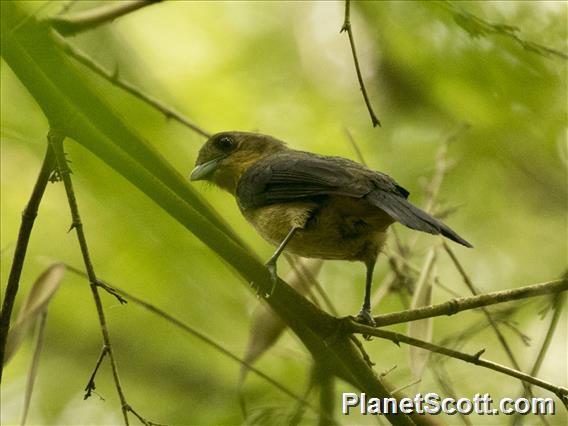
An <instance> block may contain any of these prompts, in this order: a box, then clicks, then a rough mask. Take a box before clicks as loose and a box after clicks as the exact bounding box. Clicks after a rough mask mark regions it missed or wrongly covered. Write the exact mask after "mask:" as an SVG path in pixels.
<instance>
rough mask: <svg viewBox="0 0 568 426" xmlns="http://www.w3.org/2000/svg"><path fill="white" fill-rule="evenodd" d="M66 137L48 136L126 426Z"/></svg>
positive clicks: (125, 404) (124, 411)
mask: <svg viewBox="0 0 568 426" xmlns="http://www.w3.org/2000/svg"><path fill="white" fill-rule="evenodd" d="M64 138H65V136H64V135H62V134H60V133H59V132H58V131H56V130H54V129H51V130H50V131H49V134H48V140H49V143H50V146H51V148H52V149H53V151H54V153H55V158H56V162H57V169H58V172H59V177H60V178H61V180H63V184H64V186H65V193H66V194H67V201H68V203H69V208H70V210H71V217H72V220H73V222H72V225H71V229H75V231H76V233H77V239H78V240H79V246H80V248H81V254H82V256H83V262H84V263H85V269H86V270H87V275H88V277H89V283H90V287H91V293H92V294H93V299H94V301H95V305H96V308H97V314H98V317H99V324H100V326H101V332H102V336H103V342H104V345H105V346H106V348H107V351H108V356H109V358H110V364H111V368H112V375H113V379H114V384H115V387H116V391H117V393H118V397H119V399H120V404H121V409H122V415H123V417H124V423H125V424H126V425H128V424H129V422H128V410H127V408H126V407H127V405H128V404H127V402H126V397H125V396H124V392H123V390H122V385H121V384H120V377H119V375H118V367H117V365H116V360H115V358H114V354H113V349H112V346H111V341H110V336H109V333H108V328H107V325H106V318H105V314H104V310H103V304H102V302H101V297H100V295H99V290H98V285H97V282H98V281H97V276H96V274H95V269H94V268H93V264H92V262H91V256H90V254H89V248H88V246H87V239H86V238H85V233H84V231H83V224H82V222H81V216H80V214H79V207H78V205H77V199H76V198H75V191H74V190H73V182H72V181H71V174H70V172H71V171H70V170H69V167H68V165H67V160H66V159H65V153H64V151H63V139H64Z"/></svg>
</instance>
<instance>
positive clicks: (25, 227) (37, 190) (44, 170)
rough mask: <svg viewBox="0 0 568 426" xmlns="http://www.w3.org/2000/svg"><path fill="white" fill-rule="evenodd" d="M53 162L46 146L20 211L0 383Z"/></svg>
mask: <svg viewBox="0 0 568 426" xmlns="http://www.w3.org/2000/svg"><path fill="white" fill-rule="evenodd" d="M54 164H55V156H54V155H53V151H52V150H51V148H50V147H49V146H48V147H47V150H46V152H45V156H44V158H43V163H42V165H41V169H40V171H39V175H38V177H37V180H36V182H35V184H34V188H33V190H32V193H31V195H30V199H29V201H28V204H27V205H26V207H25V208H24V211H23V212H22V222H21V224H20V230H19V231H18V240H17V242H16V250H15V251H14V260H13V261H12V267H11V268H10V275H9V276H8V284H6V293H5V295H4V301H3V302H2V312H1V313H0V383H1V382H2V371H3V370H4V361H3V360H4V353H5V350H6V340H7V338H8V330H9V328H10V317H11V316H12V309H13V307H14V302H15V300H16V295H17V294H18V288H19V285H20V276H21V274H22V267H23V266H24V259H25V257H26V251H27V249H28V243H29V241H30V236H31V233H32V228H33V226H34V222H35V218H36V216H37V212H38V208H39V204H40V202H41V199H42V197H43V194H44V192H45V187H46V186H47V182H48V181H49V176H50V175H51V172H52V170H53V166H54Z"/></svg>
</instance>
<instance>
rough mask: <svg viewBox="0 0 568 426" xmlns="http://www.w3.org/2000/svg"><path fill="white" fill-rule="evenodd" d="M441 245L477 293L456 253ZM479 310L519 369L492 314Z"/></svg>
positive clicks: (465, 280)
mask: <svg viewBox="0 0 568 426" xmlns="http://www.w3.org/2000/svg"><path fill="white" fill-rule="evenodd" d="M443 246H444V250H445V251H446V253H448V255H449V256H450V258H451V259H452V262H453V263H454V265H455V267H456V269H457V270H458V271H459V273H460V275H461V276H462V279H463V281H464V283H465V284H466V286H467V288H468V289H469V291H471V293H472V294H473V295H476V296H477V295H478V294H479V292H478V291H477V289H476V288H475V286H474V285H473V282H472V281H471V279H470V278H469V275H468V274H467V272H466V271H465V269H464V267H463V266H462V264H461V263H460V261H459V260H458V258H457V257H456V255H455V254H454V252H453V251H452V249H451V248H450V247H449V246H448V245H447V244H446V242H445V241H444V242H443ZM481 310H482V311H483V314H484V315H485V317H486V318H487V321H489V324H490V325H491V328H492V329H493V331H494V332H495V335H496V336H497V339H499V342H500V343H501V346H503V349H505V353H506V354H507V357H508V358H509V360H510V361H511V364H513V367H515V369H517V370H520V369H521V367H520V365H519V363H518V362H517V359H516V358H515V355H514V354H513V351H512V350H511V347H510V346H509V344H508V343H507V340H506V339H505V336H504V335H503V333H501V330H499V326H498V325H497V323H496V321H495V320H494V319H493V316H492V315H491V314H490V313H489V311H488V310H487V309H486V308H485V307H482V308H481ZM526 390H527V391H530V388H528V387H527V388H526Z"/></svg>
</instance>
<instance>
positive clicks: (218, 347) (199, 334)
mask: <svg viewBox="0 0 568 426" xmlns="http://www.w3.org/2000/svg"><path fill="white" fill-rule="evenodd" d="M65 266H66V267H68V268H69V270H70V271H71V272H73V273H75V274H77V275H80V276H82V277H87V278H88V275H87V274H85V273H84V272H82V271H80V270H79V269H77V268H75V267H72V266H69V265H65ZM99 282H101V283H104V285H105V286H106V287H108V288H110V289H112V292H113V293H114V294H119V295H120V296H121V297H123V298H125V299H126V300H128V301H130V302H132V303H134V304H136V305H139V306H141V307H143V308H144V309H146V310H147V311H149V312H151V313H153V314H155V315H157V316H159V317H161V318H162V319H164V320H166V321H167V322H169V323H171V324H173V325H175V326H176V327H178V328H180V329H182V330H184V331H185V332H188V333H190V334H191V335H193V336H194V337H197V338H198V339H199V340H201V341H202V342H205V343H206V344H208V345H209V346H211V347H213V348H215V349H216V350H217V351H219V352H220V353H222V354H223V355H225V356H227V357H229V358H230V359H232V360H233V361H236V362H237V363H239V364H241V365H244V366H245V367H247V368H248V369H249V370H250V371H252V372H253V373H254V374H256V375H257V376H259V377H261V378H262V379H264V380H266V381H267V382H268V383H270V384H271V385H273V386H274V387H276V388H277V389H279V390H280V391H282V392H283V393H285V394H286V395H288V396H290V397H292V398H294V399H295V400H297V401H300V402H302V403H304V404H306V406H308V407H310V408H311V409H312V410H314V411H315V412H318V409H317V408H316V407H314V406H313V405H311V404H310V403H309V402H308V401H306V400H305V399H304V398H302V397H300V396H298V395H296V394H295V393H294V392H292V391H291V390H289V389H288V388H286V387H285V386H284V385H282V384H280V383H278V382H277V381H276V380H274V379H273V378H271V377H270V376H267V375H266V374H264V373H263V372H262V371H260V370H258V369H257V368H255V367H254V366H253V365H252V364H249V363H248V362H246V361H244V360H242V359H241V358H239V357H237V356H236V355H234V354H233V353H232V352H231V351H229V350H228V349H225V348H224V347H223V346H221V345H220V344H219V343H217V342H215V341H214V340H213V339H212V338H210V337H208V336H206V335H205V334H203V333H202V332H200V331H199V330H197V329H195V328H193V327H191V326H190V325H188V324H186V323H185V322H183V321H181V320H179V319H177V318H176V317H174V316H172V315H170V314H169V313H167V312H165V311H163V310H161V309H160V308H157V307H155V306H154V305H152V304H151V303H148V302H146V301H145V300H142V299H140V298H139V297H137V296H134V295H133V294H130V293H128V292H127V291H125V290H123V289H121V288H119V287H116V286H114V285H112V286H111V285H110V284H108V283H107V282H105V281H102V280H99Z"/></svg>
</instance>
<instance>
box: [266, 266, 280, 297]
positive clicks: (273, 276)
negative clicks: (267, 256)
mask: <svg viewBox="0 0 568 426" xmlns="http://www.w3.org/2000/svg"><path fill="white" fill-rule="evenodd" d="M264 266H266V269H268V272H269V273H270V281H271V282H272V287H271V288H270V292H268V293H267V294H266V298H269V297H270V296H272V293H274V288H275V287H276V282H277V281H278V273H277V270H276V261H275V260H272V259H271V260H269V261H268V262H266V263H265V264H264Z"/></svg>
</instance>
